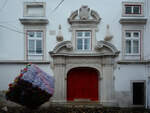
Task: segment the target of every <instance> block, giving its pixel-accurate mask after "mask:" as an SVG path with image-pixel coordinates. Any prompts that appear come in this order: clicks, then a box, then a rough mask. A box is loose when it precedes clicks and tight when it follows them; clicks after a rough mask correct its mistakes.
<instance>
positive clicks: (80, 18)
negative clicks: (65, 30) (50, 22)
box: [68, 6, 101, 24]
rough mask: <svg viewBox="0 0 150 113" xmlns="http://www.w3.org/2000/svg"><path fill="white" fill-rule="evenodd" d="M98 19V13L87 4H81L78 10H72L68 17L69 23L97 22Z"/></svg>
mask: <svg viewBox="0 0 150 113" xmlns="http://www.w3.org/2000/svg"><path fill="white" fill-rule="evenodd" d="M100 20H101V18H100V17H99V15H98V13H97V12H96V11H94V10H91V9H90V8H88V6H82V7H81V8H80V9H79V10H76V11H74V12H72V13H71V15H70V17H69V18H68V22H69V23H70V24H98V23H99V22H100Z"/></svg>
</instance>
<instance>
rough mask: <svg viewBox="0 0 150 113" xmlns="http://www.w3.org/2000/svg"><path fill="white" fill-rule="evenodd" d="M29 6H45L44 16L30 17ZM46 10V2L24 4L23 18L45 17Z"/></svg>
mask: <svg viewBox="0 0 150 113" xmlns="http://www.w3.org/2000/svg"><path fill="white" fill-rule="evenodd" d="M28 6H31V7H32V6H43V14H42V15H40V16H38V15H28V13H27V10H28V9H27V7H28ZM45 10H46V3H45V2H24V9H23V16H24V17H44V16H45V15H46V14H45Z"/></svg>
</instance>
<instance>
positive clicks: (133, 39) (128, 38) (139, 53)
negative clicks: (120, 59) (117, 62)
mask: <svg viewBox="0 0 150 113" xmlns="http://www.w3.org/2000/svg"><path fill="white" fill-rule="evenodd" d="M127 32H130V33H131V37H126V33H127ZM136 32H138V33H139V37H138V38H136V37H133V36H132V35H133V34H134V33H136ZM124 36H125V38H124V39H125V55H128V56H132V55H138V56H140V55H141V30H125V32H124ZM126 40H130V41H131V53H127V52H126ZM135 40H136V41H137V40H138V53H134V52H133V51H134V47H133V42H134V41H135Z"/></svg>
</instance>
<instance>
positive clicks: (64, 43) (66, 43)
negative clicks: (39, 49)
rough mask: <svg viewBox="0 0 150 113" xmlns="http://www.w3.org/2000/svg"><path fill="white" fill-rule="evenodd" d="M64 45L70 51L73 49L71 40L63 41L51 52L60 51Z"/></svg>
mask: <svg viewBox="0 0 150 113" xmlns="http://www.w3.org/2000/svg"><path fill="white" fill-rule="evenodd" d="M63 47H65V48H66V49H67V50H68V51H71V50H72V49H73V46H72V43H71V42H70V41H63V42H61V43H59V44H57V45H56V47H55V48H54V50H53V51H52V52H51V54H55V53H58V51H59V50H60V49H61V48H63Z"/></svg>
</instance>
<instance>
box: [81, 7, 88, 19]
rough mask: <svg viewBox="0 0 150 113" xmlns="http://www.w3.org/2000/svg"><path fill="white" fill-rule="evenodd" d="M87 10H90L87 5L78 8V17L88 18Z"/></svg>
mask: <svg viewBox="0 0 150 113" xmlns="http://www.w3.org/2000/svg"><path fill="white" fill-rule="evenodd" d="M89 11H90V8H88V6H82V7H81V8H80V10H79V17H80V19H81V20H87V19H89Z"/></svg>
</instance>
